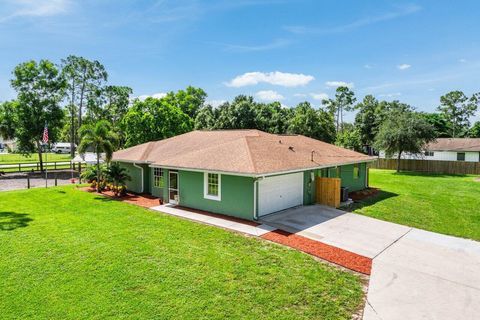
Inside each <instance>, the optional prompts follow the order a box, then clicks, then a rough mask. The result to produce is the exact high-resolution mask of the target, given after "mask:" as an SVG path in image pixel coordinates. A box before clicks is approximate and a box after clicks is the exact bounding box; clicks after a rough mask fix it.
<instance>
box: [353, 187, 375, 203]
mask: <svg viewBox="0 0 480 320" xmlns="http://www.w3.org/2000/svg"><path fill="white" fill-rule="evenodd" d="M379 192H380V189H377V188H368V189H364V190H360V191H354V192H350V193H349V194H348V197H349V198H351V199H352V200H353V201H360V200H363V199H366V198H370V197H373V196H375V195H376V194H378V193H379Z"/></svg>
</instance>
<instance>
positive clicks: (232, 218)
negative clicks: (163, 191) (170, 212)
mask: <svg viewBox="0 0 480 320" xmlns="http://www.w3.org/2000/svg"><path fill="white" fill-rule="evenodd" d="M176 208H179V209H182V210H186V211H191V212H195V213H198V214H203V215H206V216H209V217H214V218H220V219H224V220H228V221H232V222H238V223H243V224H248V225H249V226H253V227H258V226H259V225H260V223H256V222H255V221H250V220H245V219H241V218H236V217H231V216H226V215H223V214H218V213H212V212H207V211H202V210H197V209H192V208H187V207H182V206H176Z"/></svg>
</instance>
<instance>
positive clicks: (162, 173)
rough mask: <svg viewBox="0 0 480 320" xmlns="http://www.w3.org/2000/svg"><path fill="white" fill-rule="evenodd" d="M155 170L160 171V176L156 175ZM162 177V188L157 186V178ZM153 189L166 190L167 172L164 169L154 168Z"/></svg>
mask: <svg viewBox="0 0 480 320" xmlns="http://www.w3.org/2000/svg"><path fill="white" fill-rule="evenodd" d="M155 170H158V171H160V175H156V174H155ZM157 177H161V179H162V186H157V184H156V178H157ZM153 187H154V188H158V189H163V188H165V170H163V168H158V167H153Z"/></svg>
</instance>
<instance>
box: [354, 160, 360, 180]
mask: <svg viewBox="0 0 480 320" xmlns="http://www.w3.org/2000/svg"><path fill="white" fill-rule="evenodd" d="M358 178H360V165H359V164H358V163H356V164H354V165H353V179H358Z"/></svg>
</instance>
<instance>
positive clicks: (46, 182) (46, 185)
mask: <svg viewBox="0 0 480 320" xmlns="http://www.w3.org/2000/svg"><path fill="white" fill-rule="evenodd" d="M46 150H47V144H45V151H46ZM47 153H48V152H45V188H48V163H47Z"/></svg>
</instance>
